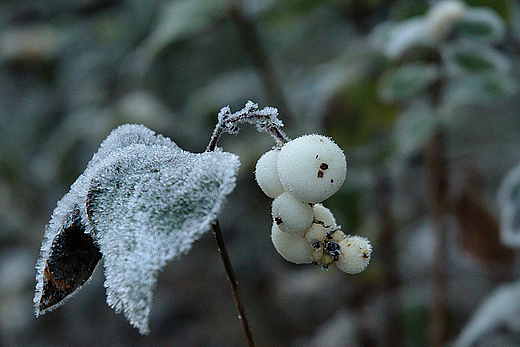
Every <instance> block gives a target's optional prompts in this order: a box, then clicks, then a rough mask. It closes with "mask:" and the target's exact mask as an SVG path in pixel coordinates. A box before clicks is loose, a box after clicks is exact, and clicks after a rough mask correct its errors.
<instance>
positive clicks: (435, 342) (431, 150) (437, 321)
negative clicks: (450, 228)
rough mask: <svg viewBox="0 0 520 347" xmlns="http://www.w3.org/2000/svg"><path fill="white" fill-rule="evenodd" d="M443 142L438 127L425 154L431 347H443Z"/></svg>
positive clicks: (445, 285) (444, 230)
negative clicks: (432, 245) (431, 248)
mask: <svg viewBox="0 0 520 347" xmlns="http://www.w3.org/2000/svg"><path fill="white" fill-rule="evenodd" d="M444 142H445V141H444V132H443V130H442V128H440V127H439V128H438V129H437V130H436V132H435V133H434V135H433V137H432V139H431V142H430V143H429V145H428V148H427V154H426V168H427V171H428V175H429V193H430V215H431V219H432V224H433V229H434V232H435V235H436V240H437V248H436V249H435V254H434V260H433V269H432V279H433V302H432V312H431V314H432V316H431V327H430V328H431V346H432V347H439V346H443V345H444V344H445V342H446V297H447V294H446V293H447V283H446V270H447V269H446V257H447V235H446V228H445V226H444V217H445V215H446V211H447V168H446V156H445V148H444Z"/></svg>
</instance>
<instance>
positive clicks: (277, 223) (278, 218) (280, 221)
mask: <svg viewBox="0 0 520 347" xmlns="http://www.w3.org/2000/svg"><path fill="white" fill-rule="evenodd" d="M274 221H275V223H276V225H280V224H282V223H283V220H282V218H280V217H276V218H275V219H274Z"/></svg>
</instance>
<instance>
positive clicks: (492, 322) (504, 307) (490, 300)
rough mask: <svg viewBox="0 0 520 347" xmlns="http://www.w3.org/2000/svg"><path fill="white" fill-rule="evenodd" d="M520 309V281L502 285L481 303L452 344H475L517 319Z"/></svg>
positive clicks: (459, 346)
mask: <svg viewBox="0 0 520 347" xmlns="http://www.w3.org/2000/svg"><path fill="white" fill-rule="evenodd" d="M519 311H520V282H518V281H517V282H514V283H511V284H502V285H500V286H499V287H498V288H496V289H495V290H494V291H493V292H492V293H491V294H490V295H489V296H488V297H487V298H486V300H484V302H483V303H482V304H480V307H479V308H478V309H477V310H476V311H475V313H474V314H473V316H472V317H471V319H470V320H469V321H468V323H467V324H466V326H465V327H464V329H463V330H462V332H461V333H460V335H459V336H458V337H457V339H456V340H455V341H454V342H453V344H452V346H454V347H470V346H475V343H476V342H477V341H479V339H480V338H481V337H482V336H485V335H486V334H489V333H490V331H493V330H494V329H497V328H499V327H501V326H504V325H505V324H507V322H508V321H511V320H516V319H517V317H518V312H519Z"/></svg>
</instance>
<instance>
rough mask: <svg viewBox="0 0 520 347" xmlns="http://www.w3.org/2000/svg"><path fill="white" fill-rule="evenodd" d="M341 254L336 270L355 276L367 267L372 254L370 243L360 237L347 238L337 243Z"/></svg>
mask: <svg viewBox="0 0 520 347" xmlns="http://www.w3.org/2000/svg"><path fill="white" fill-rule="evenodd" d="M339 247H340V251H341V254H340V256H339V258H338V260H337V261H336V265H337V266H338V268H339V269H340V270H341V271H343V272H346V273H348V274H357V273H359V272H361V271H363V270H365V268H366V267H367V265H368V263H369V262H370V256H371V254H372V246H371V245H370V242H369V241H368V240H367V239H366V238H364V237H362V236H348V237H347V238H345V239H344V240H342V241H340V242H339Z"/></svg>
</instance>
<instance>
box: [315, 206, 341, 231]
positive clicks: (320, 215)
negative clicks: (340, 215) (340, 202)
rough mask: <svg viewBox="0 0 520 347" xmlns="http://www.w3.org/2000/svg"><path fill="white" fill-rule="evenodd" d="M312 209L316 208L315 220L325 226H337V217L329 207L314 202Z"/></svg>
mask: <svg viewBox="0 0 520 347" xmlns="http://www.w3.org/2000/svg"><path fill="white" fill-rule="evenodd" d="M312 209H313V210H314V220H315V221H316V222H318V223H320V224H323V225H324V226H330V227H335V226H336V219H335V218H334V215H333V214H332V212H331V211H330V210H329V209H328V208H326V207H325V206H323V205H322V204H314V206H312Z"/></svg>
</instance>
